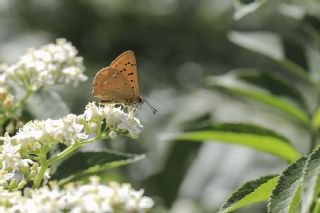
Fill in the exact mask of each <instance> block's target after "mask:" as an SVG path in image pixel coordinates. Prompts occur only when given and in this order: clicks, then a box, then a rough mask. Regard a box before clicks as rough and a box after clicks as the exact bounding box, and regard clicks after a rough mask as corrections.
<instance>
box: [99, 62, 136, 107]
mask: <svg viewBox="0 0 320 213" xmlns="http://www.w3.org/2000/svg"><path fill="white" fill-rule="evenodd" d="M93 96H95V97H97V98H99V99H100V100H101V101H104V102H111V103H128V102H129V100H131V99H132V98H133V96H134V92H133V89H132V87H131V85H130V83H129V81H128V80H127V79H126V78H125V77H124V75H123V74H122V73H121V72H120V71H119V70H116V69H112V68H110V67H106V68H103V69H102V70H100V71H99V72H98V73H97V74H96V77H95V79H94V82H93Z"/></svg>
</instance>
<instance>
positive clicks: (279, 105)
mask: <svg viewBox="0 0 320 213" xmlns="http://www.w3.org/2000/svg"><path fill="white" fill-rule="evenodd" d="M207 82H208V85H210V86H215V87H218V88H223V89H225V90H227V91H229V92H232V93H235V94H238V95H241V96H243V97H246V98H250V99H252V100H255V101H258V102H261V103H264V104H266V105H269V106H272V107H274V108H276V109H278V110H281V111H282V112H285V113H286V114H288V115H290V116H292V117H293V118H295V119H297V120H298V121H299V122H301V123H302V124H304V125H306V126H307V125H308V124H309V117H308V115H307V113H306V112H305V111H303V110H302V109H301V108H299V107H298V106H296V105H295V104H293V103H291V102H289V101H286V100H284V99H281V98H280V97H278V96H276V95H272V94H270V93H268V92H267V91H263V90H259V89H255V88H246V87H244V86H232V85H228V84H229V83H226V84H225V83H224V81H223V80H220V79H219V78H208V81H207Z"/></svg>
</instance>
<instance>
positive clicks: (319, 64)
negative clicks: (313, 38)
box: [306, 47, 320, 82]
mask: <svg viewBox="0 0 320 213" xmlns="http://www.w3.org/2000/svg"><path fill="white" fill-rule="evenodd" d="M306 55H307V60H308V67H309V70H310V73H311V76H312V79H314V80H316V81H317V82H319V81H320V52H319V51H318V50H316V49H315V48H311V47H309V48H307V50H306Z"/></svg>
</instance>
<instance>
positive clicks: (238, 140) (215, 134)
mask: <svg viewBox="0 0 320 213" xmlns="http://www.w3.org/2000/svg"><path fill="white" fill-rule="evenodd" d="M175 139H176V140H179V141H180V140H186V141H195V142H204V141H208V140H211V141H212V140H213V141H221V142H224V143H231V144H238V145H243V146H247V147H250V148H253V149H256V150H259V151H263V152H266V153H270V154H273V155H276V156H278V157H281V158H282V159H285V160H287V161H289V162H293V161H295V160H297V159H298V158H299V157H300V153H299V151H298V150H297V149H295V148H294V147H293V146H292V144H291V143H290V142H289V141H288V140H287V139H286V138H285V137H283V136H281V135H279V134H278V133H276V132H274V131H271V130H269V129H265V128H262V127H259V126H255V125H251V124H240V123H238V124H227V123H223V124H214V125H209V126H204V127H201V129H199V130H195V131H190V132H185V133H182V134H180V135H178V136H176V137H175Z"/></svg>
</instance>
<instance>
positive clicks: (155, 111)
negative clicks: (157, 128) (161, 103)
mask: <svg viewBox="0 0 320 213" xmlns="http://www.w3.org/2000/svg"><path fill="white" fill-rule="evenodd" d="M143 102H144V103H146V104H147V105H148V107H149V108H150V109H151V111H152V112H153V114H157V112H158V110H157V109H156V108H154V107H153V106H152V105H151V104H150V103H149V102H148V101H147V100H146V99H143Z"/></svg>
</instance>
